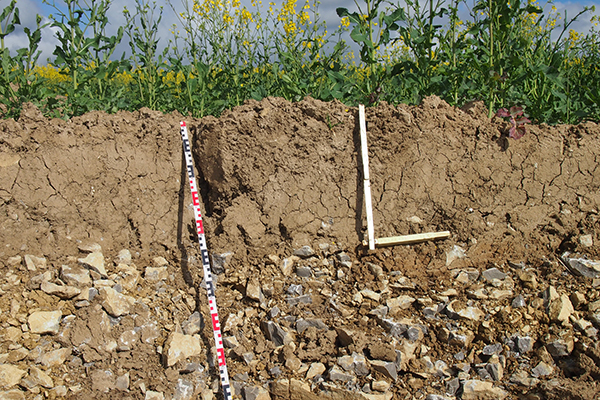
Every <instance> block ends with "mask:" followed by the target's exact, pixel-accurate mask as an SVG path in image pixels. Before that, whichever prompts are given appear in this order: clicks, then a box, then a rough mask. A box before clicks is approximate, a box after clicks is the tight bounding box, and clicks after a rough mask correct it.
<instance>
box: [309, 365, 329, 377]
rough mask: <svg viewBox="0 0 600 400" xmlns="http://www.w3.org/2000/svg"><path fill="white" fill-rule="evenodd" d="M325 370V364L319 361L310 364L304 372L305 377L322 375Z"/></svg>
mask: <svg viewBox="0 0 600 400" xmlns="http://www.w3.org/2000/svg"><path fill="white" fill-rule="evenodd" d="M326 370H327V368H325V365H324V364H323V363H320V362H316V363H312V364H310V367H309V368H308V371H307V372H306V379H313V378H314V377H315V376H317V375H323V373H324V372H325V371H326Z"/></svg>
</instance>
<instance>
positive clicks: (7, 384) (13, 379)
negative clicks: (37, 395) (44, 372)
mask: <svg viewBox="0 0 600 400" xmlns="http://www.w3.org/2000/svg"><path fill="white" fill-rule="evenodd" d="M26 373H27V372H26V371H24V370H22V369H21V368H17V367H15V366H14V365H11V364H0V388H5V389H10V388H11V387H13V386H15V385H17V384H18V383H19V382H20V381H21V378H23V376H25V374H26Z"/></svg>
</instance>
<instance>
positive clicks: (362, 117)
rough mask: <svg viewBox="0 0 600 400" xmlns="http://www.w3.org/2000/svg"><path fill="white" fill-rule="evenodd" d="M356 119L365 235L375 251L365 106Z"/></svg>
mask: <svg viewBox="0 0 600 400" xmlns="http://www.w3.org/2000/svg"><path fill="white" fill-rule="evenodd" d="M358 119H359V123H360V148H361V151H362V164H363V175H364V188H365V208H366V210H367V234H368V238H369V242H368V243H369V250H375V228H374V224H373V205H372V203H371V181H370V179H369V150H368V149H367V123H366V121H365V106H364V105H362V104H359V105H358Z"/></svg>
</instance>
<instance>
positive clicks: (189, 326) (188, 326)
mask: <svg viewBox="0 0 600 400" xmlns="http://www.w3.org/2000/svg"><path fill="white" fill-rule="evenodd" d="M202 325H203V321H202V315H201V314H200V313H199V312H198V311H194V312H193V313H192V315H190V317H189V318H188V319H187V321H185V322H184V323H183V324H182V328H183V332H184V333H185V334H186V335H195V334H196V333H198V332H200V329H202Z"/></svg>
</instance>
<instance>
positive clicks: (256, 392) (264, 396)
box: [242, 386, 271, 400]
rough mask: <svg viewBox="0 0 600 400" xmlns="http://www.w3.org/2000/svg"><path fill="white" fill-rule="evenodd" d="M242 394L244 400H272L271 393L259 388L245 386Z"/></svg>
mask: <svg viewBox="0 0 600 400" xmlns="http://www.w3.org/2000/svg"><path fill="white" fill-rule="evenodd" d="M242 393H243V395H244V400H271V395H270V394H269V391H268V390H267V389H265V388H262V387H259V386H245V387H244V390H243V392H242Z"/></svg>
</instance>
